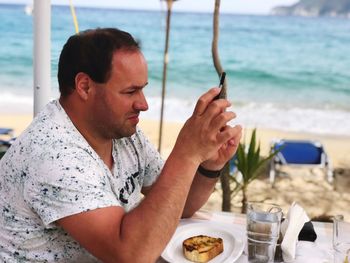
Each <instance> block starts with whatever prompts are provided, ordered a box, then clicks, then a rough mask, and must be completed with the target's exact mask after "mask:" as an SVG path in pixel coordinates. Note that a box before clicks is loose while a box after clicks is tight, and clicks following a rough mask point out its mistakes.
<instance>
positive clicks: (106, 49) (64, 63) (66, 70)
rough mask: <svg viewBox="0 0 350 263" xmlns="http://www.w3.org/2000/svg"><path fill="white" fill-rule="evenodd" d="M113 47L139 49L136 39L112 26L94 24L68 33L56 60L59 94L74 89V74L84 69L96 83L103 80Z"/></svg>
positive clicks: (110, 60) (107, 73) (116, 48)
mask: <svg viewBox="0 0 350 263" xmlns="http://www.w3.org/2000/svg"><path fill="white" fill-rule="evenodd" d="M116 50H130V51H133V50H140V47H139V44H138V42H137V41H136V40H135V39H134V38H133V37H132V36H131V35H130V34H129V33H127V32H124V31H121V30H119V29H116V28H97V29H92V30H86V31H83V32H80V33H79V34H77V35H73V36H71V37H70V38H69V39H68V41H67V43H66V44H65V45H64V46H63V49H62V52H61V55H60V59H59V62H58V74H57V77H58V84H59V89H60V93H61V96H63V97H64V96H67V95H69V94H71V93H72V92H73V90H74V89H75V76H76V75H77V74H78V73H79V72H84V73H86V74H88V75H89V77H90V78H91V79H92V80H93V81H95V82H97V83H105V82H106V81H107V80H108V79H109V77H110V74H111V66H112V58H113V53H114V52H115V51H116Z"/></svg>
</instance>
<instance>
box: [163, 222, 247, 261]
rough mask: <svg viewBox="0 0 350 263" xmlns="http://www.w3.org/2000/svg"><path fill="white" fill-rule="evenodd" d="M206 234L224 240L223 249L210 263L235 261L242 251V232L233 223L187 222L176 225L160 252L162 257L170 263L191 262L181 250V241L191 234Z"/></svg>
mask: <svg viewBox="0 0 350 263" xmlns="http://www.w3.org/2000/svg"><path fill="white" fill-rule="evenodd" d="M197 235H207V236H211V237H220V238H222V239H223V241H224V251H223V252H222V253H221V254H219V255H218V256H216V257H215V258H213V259H212V260H210V261H209V262H210V263H232V262H235V261H236V260H237V259H238V258H239V257H240V255H241V254H242V252H243V249H244V242H243V233H242V231H239V230H237V229H235V227H234V226H233V225H228V224H218V223H214V222H206V223H189V224H186V225H180V226H178V227H177V229H176V231H175V233H174V235H173V237H172V238H171V240H170V241H169V243H168V245H167V247H166V248H165V250H164V251H163V253H162V258H163V259H165V260H166V261H168V262H170V263H191V261H189V260H187V259H186V258H185V257H184V255H183V252H182V242H183V241H184V240H185V239H187V238H189V237H192V236H197Z"/></svg>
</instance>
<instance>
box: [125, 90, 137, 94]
mask: <svg viewBox="0 0 350 263" xmlns="http://www.w3.org/2000/svg"><path fill="white" fill-rule="evenodd" d="M133 93H135V90H128V91H127V92H126V94H133Z"/></svg>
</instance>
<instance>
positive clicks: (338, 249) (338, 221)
mask: <svg viewBox="0 0 350 263" xmlns="http://www.w3.org/2000/svg"><path fill="white" fill-rule="evenodd" d="M333 248H334V263H350V223H348V222H345V221H344V217H343V216H342V215H337V216H335V217H334V219H333Z"/></svg>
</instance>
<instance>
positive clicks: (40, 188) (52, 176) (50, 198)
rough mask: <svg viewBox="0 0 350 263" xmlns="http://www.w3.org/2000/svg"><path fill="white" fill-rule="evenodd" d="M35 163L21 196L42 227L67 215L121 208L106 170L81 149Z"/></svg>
mask: <svg viewBox="0 0 350 263" xmlns="http://www.w3.org/2000/svg"><path fill="white" fill-rule="evenodd" d="M36 161H37V162H38V164H37V165H34V166H32V167H31V168H30V169H31V171H30V172H29V174H30V178H28V180H26V185H25V187H24V197H25V201H26V202H27V203H28V204H29V205H30V206H31V207H32V208H33V209H34V211H35V212H36V213H37V214H38V215H39V217H40V218H41V219H42V221H43V222H44V224H45V225H46V226H47V225H49V224H50V223H52V222H54V221H56V220H58V219H60V218H64V217H66V216H69V215H73V214H77V213H81V212H85V211H89V210H94V209H97V208H103V207H108V206H121V204H120V202H119V200H118V199H117V197H116V195H115V194H114V193H113V190H112V188H111V186H110V182H109V179H108V176H107V174H108V171H107V169H106V167H104V166H103V164H102V162H99V161H98V160H96V159H95V158H94V157H93V156H91V155H90V154H89V153H88V152H86V151H84V150H83V149H79V148H78V149H77V150H74V149H73V150H64V151H57V152H56V153H54V154H50V156H41V160H40V161H38V160H36ZM39 162H40V163H39Z"/></svg>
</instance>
